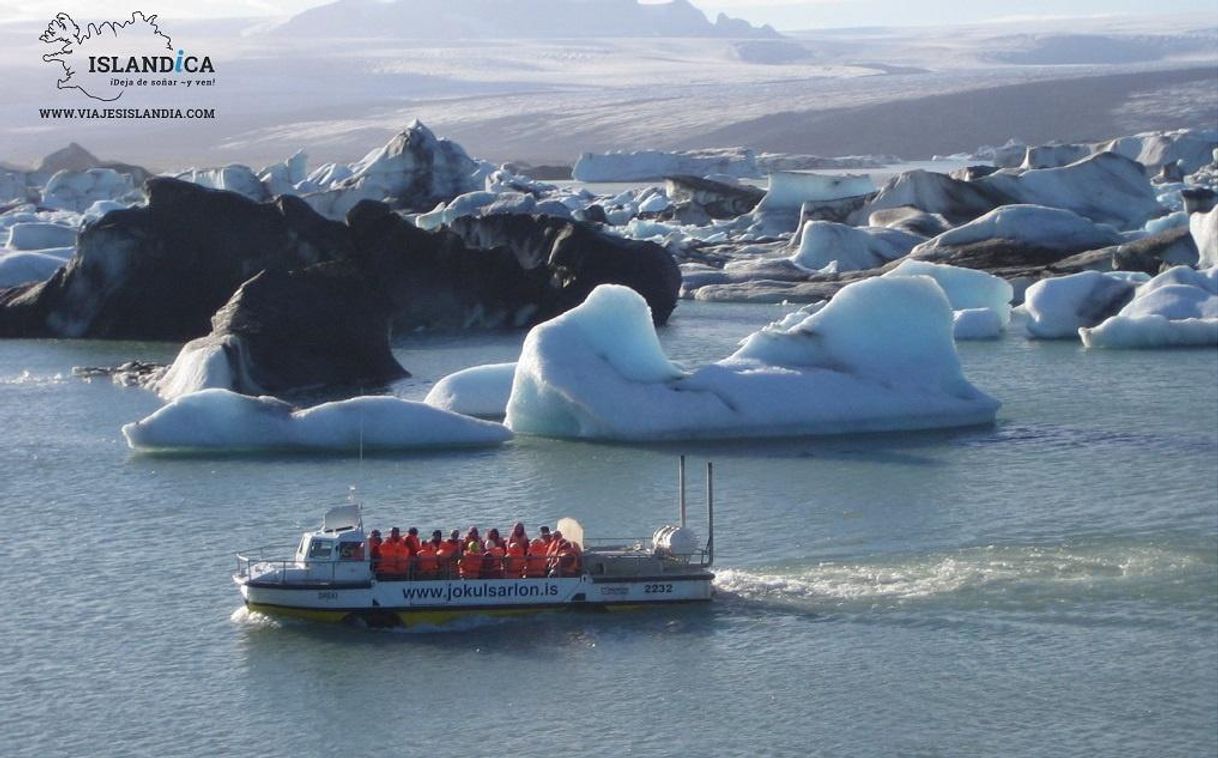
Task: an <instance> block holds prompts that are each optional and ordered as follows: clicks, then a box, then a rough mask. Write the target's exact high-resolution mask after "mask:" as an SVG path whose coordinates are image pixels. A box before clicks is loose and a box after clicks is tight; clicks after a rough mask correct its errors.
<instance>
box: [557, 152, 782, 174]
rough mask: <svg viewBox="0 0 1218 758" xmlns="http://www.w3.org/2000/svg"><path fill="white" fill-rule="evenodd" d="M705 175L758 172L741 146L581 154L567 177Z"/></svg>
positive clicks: (754, 157) (749, 154)
mask: <svg viewBox="0 0 1218 758" xmlns="http://www.w3.org/2000/svg"><path fill="white" fill-rule="evenodd" d="M707 174H725V175H727V176H733V177H737V178H746V177H757V176H761V171H760V170H759V169H758V168H757V158H756V156H755V155H754V154H753V151H752V150H750V149H748V148H744V147H734V148H722V149H708V150H687V151H678V152H663V151H660V150H639V151H634V152H630V151H612V152H608V153H584V154H583V155H581V156H580V157H579V160H577V161H576V162H575V166H574V168H572V169H571V178H572V179H574V180H576V181H578V182H634V181H654V180H657V179H663V178H665V177H669V176H706V175H707Z"/></svg>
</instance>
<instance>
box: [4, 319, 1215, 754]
mask: <svg viewBox="0 0 1218 758" xmlns="http://www.w3.org/2000/svg"><path fill="white" fill-rule="evenodd" d="M785 310H787V309H785V308H782V307H780V306H761V305H707V304H699V303H688V302H687V303H682V304H681V306H680V307H679V308H678V310H677V313H676V316H675V317H674V320H673V322H672V325H671V326H670V327H668V328H667V329H665V330H664V331H663V334H662V341H663V342H664V344H665V347H666V349H667V350H668V351H669V354H670V355H671V356H672V357H673V358H674V359H676V360H679V361H684V362H688V363H690V364H695V363H700V362H704V361H707V360H712V359H715V358H718V357H721V356H723V355H725V354H727V353H728V352H730V351H731V349H732V347H733V345H734V343H735V342H736V341H737V340H739V339H740V338H741V337H743V336H744V335H746V334H747V333H748V332H750V331H752V330H754V329H755V328H757V327H758V326H760V325H762V324H764V323H766V322H768V321H770V320H771V319H773V318H775V317H777V316H778V315H780V314H781V313H783V312H785ZM520 339H521V336H520V335H498V334H495V335H472V336H471V335H467V336H460V337H453V336H451V335H447V336H446V335H419V336H413V337H410V338H408V339H406V340H403V341H402V342H401V344H400V346H399V349H398V354H399V356H400V358H401V360H402V362H403V363H404V365H406V366H407V367H408V368H409V369H410V370H411V371H412V372H414V373H415V377H414V378H413V379H411V380H408V381H406V382H403V383H402V384H401V385H398V386H397V387H396V388H395V392H397V393H398V394H401V395H402V396H404V397H411V398H418V397H421V396H422V395H423V394H425V392H426V390H427V388H428V386H429V384H430V383H431V382H433V381H434V380H436V379H438V378H439V377H440V376H442V375H443V374H444V373H447V372H448V371H451V370H455V369H458V368H462V367H464V366H468V365H472V364H475V363H487V362H496V361H503V360H511V359H512V358H514V356H515V352H516V350H517V349H518V346H519V343H520ZM174 352H175V349H174V347H173V346H169V345H160V344H135V343H98V342H71V341H7V342H0V424H2V426H3V433H2V434H0V499H2V502H3V503H4V521H5V523H6V527H7V528H6V545H7V550H6V556H5V560H4V568H3V570H2V571H0V594H2V595H3V597H4V605H3V608H4V611H3V613H2V614H0V639H2V640H3V641H4V645H3V647H4V655H3V656H0V681H2V682H3V683H4V685H3V687H0V745H2V746H3V747H2V748H0V753H4V754H5V755H38V756H53V755H147V756H170V755H236V754H242V755H258V756H311V755H334V754H344V755H367V754H373V753H375V752H378V751H380V752H382V753H386V754H401V755H423V754H429V755H448V754H463V753H476V754H479V755H514V754H525V753H526V752H527V754H530V755H542V754H563V755H570V754H578V755H618V754H632V755H677V754H689V755H749V754H759V755H791V756H796V755H799V756H802V755H809V754H812V755H816V754H823V755H835V756H838V755H844V756H850V755H859V756H870V755H969V756H973V755H1004V756H1006V755H1077V756H1091V755H1155V756H1195V755H1212V754H1214V753H1215V751H1218V392H1216V390H1218V353H1216V352H1215V351H1213V350H1175V351H1157V352H1136V351H1130V352H1117V351H1112V352H1106V351H1085V350H1083V349H1082V348H1081V347H1080V346H1079V345H1077V344H1074V343H1068V342H1067V343H1044V342H1029V341H1026V340H1024V339H1023V338H1022V337H1020V336H1017V335H1015V334H1013V335H1010V336H1008V337H1006V338H1004V339H1002V340H1000V341H996V342H984V343H963V344H961V345H960V352H961V356H962V359H963V361H964V363H965V367H966V371H967V374H968V375H969V377H970V378H971V379H972V380H973V381H974V383H976V384H977V385H978V386H980V387H981V388H983V389H985V390H986V391H988V392H990V393H991V394H993V395H995V396H997V397H998V398H1000V399H1001V400H1002V401H1003V402H1004V407H1003V409H1002V411H1001V413H1000V416H999V421H998V423H997V424H996V425H995V426H993V427H986V428H978V429H966V430H959V431H951V432H934V433H923V434H896V435H871V436H854V437H843V438H826V439H794V440H779V441H764V442H759V441H737V442H716V443H698V444H665V445H611V444H595V443H572V442H559V441H552V440H543V439H518V440H516V441H514V442H513V443H511V444H509V445H507V446H505V447H503V448H501V449H492V450H483V451H442V452H428V453H398V454H386V455H377V456H370V457H367V458H366V459H365V460H363V462H362V463H361V462H359V461H358V460H357V459H355V458H354V457H343V456H301V455H295V456H286V455H263V456H256V457H243V456H215V455H213V456H206V457H187V456H179V457H150V456H139V455H134V454H132V453H131V452H130V451H129V450H128V449H127V448H126V446H125V444H124V443H123V441H122V438H121V435H120V434H119V427H120V426H121V425H122V424H124V423H126V422H128V421H132V420H134V419H138V418H141V417H143V416H144V415H146V414H148V413H149V412H151V411H152V410H154V409H155V408H156V407H157V405H158V401H157V399H156V398H154V397H153V396H151V395H150V394H148V393H146V392H143V391H141V390H135V389H123V388H119V387H116V386H114V385H113V384H111V383H110V382H109V381H107V380H97V381H92V382H86V381H83V380H80V379H77V378H74V377H73V376H72V375H71V368H72V367H73V366H79V365H107V364H115V363H119V362H122V361H124V360H128V359H131V358H140V359H145V360H161V361H164V360H168V359H170V358H171V357H172V355H173V354H174ZM680 453H685V454H687V455H689V456H690V460H691V464H694V465H691V473H692V474H693V476H692V481H691V495H692V497H691V505H692V507H691V514H692V515H694V516H695V518H694V524H695V526H699V525H700V520H701V511H700V502H701V497H700V494H699V487H700V478H699V474H698V471H699V469H698V465H700V462H701V461H702V460H706V459H712V460H714V461H715V463H716V466H717V468H716V494H717V498H716V501H717V506H718V507H717V509H716V526H717V530H716V531H717V534H716V546H717V556H716V558H717V561H716V568H717V571H718V573H719V578H718V580H717V585H718V590H719V597H718V599H717V601H716V602H714V603H713V604H711V605H709V606H708V607H696V608H691V607H684V608H679V609H670V610H665V609H656V610H650V611H646V612H637V613H625V614H550V615H546V616H541V617H532V618H529V619H517V620H510V621H502V622H499V621H495V622H492V621H489V620H483V621H477V620H475V621H474V622H471V623H469V624H467V625H465V626H464V627H462V628H459V629H456V630H446V631H433V632H424V633H406V632H400V631H375V630H371V631H370V630H357V629H349V628H330V627H321V626H316V625H312V624H306V623H280V622H273V621H269V620H267V619H265V618H262V617H258V616H256V615H251V614H247V613H246V612H245V611H243V610H242V609H241V606H240V602H239V597H238V594H237V592H236V589H235V587H234V586H233V584H232V582H231V580H230V578H229V574H230V573H231V571H232V570H233V568H234V567H235V561H234V559H233V552H234V551H235V550H236V549H237V548H241V547H250V546H254V545H262V544H289V543H292V542H293V541H294V540H295V539H296V538H297V536H298V534H299V532H300V531H302V530H304V529H305V528H310V527H312V526H314V525H315V524H316V523H317V521H318V519H319V517H320V514H321V512H322V511H323V510H324V509H325V508H326V507H327V506H329V505H331V504H334V503H336V502H340V501H342V500H343V499H344V498H345V496H346V492H347V488H348V486H349V485H357V486H358V489H359V493H360V496H361V498H362V499H363V500H364V502H365V503H366V507H367V521H368V522H370V523H371V524H373V525H378V526H387V525H392V524H398V525H401V526H403V527H405V526H408V525H411V524H414V525H418V526H419V527H421V528H425V529H431V528H433V527H445V528H455V527H464V526H466V525H468V524H470V523H478V524H480V525H483V526H484V527H485V526H490V525H496V524H498V525H508V524H510V523H511V522H512V521H515V520H516V519H522V520H523V521H524V522H525V523H526V524H528V525H529V526H530V528H535V526H536V525H537V524H541V523H553V522H554V521H555V520H556V519H557V518H558V517H560V516H563V515H572V516H575V517H577V518H579V519H580V520H581V521H582V522H583V523H584V524H585V526H586V528H587V530H588V533H589V536H596V535H604V536H620V535H632V534H647V533H649V532H650V531H651V529H652V528H654V527H655V526H658V525H659V524H662V523H665V522H666V521H669V520H671V518H672V517H673V513H674V493H675V462H676V456H677V455H678V454H680Z"/></svg>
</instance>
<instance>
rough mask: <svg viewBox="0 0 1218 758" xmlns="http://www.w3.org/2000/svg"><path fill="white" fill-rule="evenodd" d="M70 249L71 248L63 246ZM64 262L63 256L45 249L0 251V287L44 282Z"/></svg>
mask: <svg viewBox="0 0 1218 758" xmlns="http://www.w3.org/2000/svg"><path fill="white" fill-rule="evenodd" d="M63 249H66V250H71V249H72V248H63ZM64 263H66V260H65V259H64V258H61V257H58V256H55V255H48V254H47V252H46V251H33V250H18V251H15V252H12V253H3V252H0V289H4V288H5V287H16V286H17V285H18V284H28V283H30V282H44V281H46V280H47V279H49V278H50V277H51V274H54V273H55V272H56V271H58V270H59V268H60V267H61V266H63V265H64Z"/></svg>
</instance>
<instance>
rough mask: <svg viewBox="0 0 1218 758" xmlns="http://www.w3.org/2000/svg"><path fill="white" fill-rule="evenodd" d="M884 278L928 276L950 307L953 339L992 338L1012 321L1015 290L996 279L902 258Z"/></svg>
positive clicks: (971, 270)
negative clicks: (1012, 301)
mask: <svg viewBox="0 0 1218 758" xmlns="http://www.w3.org/2000/svg"><path fill="white" fill-rule="evenodd" d="M883 276H884V277H902V276H929V277H930V278H931V279H934V280H935V283H937V284H938V285H939V286H940V287H941V288H942V289H943V293H944V294H945V295H947V300H948V302H949V303H951V305H952V309H953V311H954V313H953V314H952V324H953V334H954V336H955V338H956V339H993V338H995V337H997V336H998V335H999V334H1000V333H1001V332H1002V330H1003V329H1005V328H1006V326H1007V324H1009V323H1010V322H1011V300H1012V298H1014V296H1015V290H1014V288H1013V287H1011V283H1010V282H1008V281H1007V280H1005V279H1003V278H1002V277H999V276H994V275H993V274H987V273H986V272H984V271H977V270H975V269H970V268H960V267H959V266H949V265H947V264H941V263H930V262H928V261H919V260H913V259H908V258H907V259H905V260H903V261H901V262H900V263H899V264H898V265H897V267H896V268H894V269H892V270H891V271H889V272H887V273H885V274H884V275H883Z"/></svg>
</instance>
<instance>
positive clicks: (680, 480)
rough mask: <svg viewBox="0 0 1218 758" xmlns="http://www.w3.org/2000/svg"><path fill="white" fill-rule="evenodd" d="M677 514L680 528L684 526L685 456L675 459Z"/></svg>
mask: <svg viewBox="0 0 1218 758" xmlns="http://www.w3.org/2000/svg"><path fill="white" fill-rule="evenodd" d="M677 516H678V517H679V519H678V521H679V523H680V525H681V528H682V529H684V528H685V456H684V455H683V456H681V457H680V458H679V459H678V461H677Z"/></svg>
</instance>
